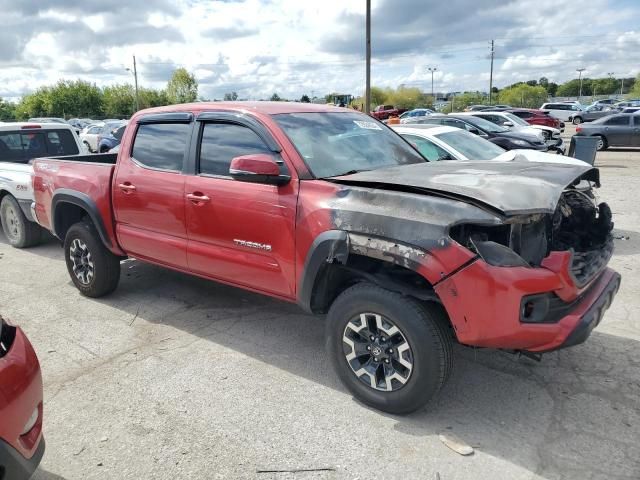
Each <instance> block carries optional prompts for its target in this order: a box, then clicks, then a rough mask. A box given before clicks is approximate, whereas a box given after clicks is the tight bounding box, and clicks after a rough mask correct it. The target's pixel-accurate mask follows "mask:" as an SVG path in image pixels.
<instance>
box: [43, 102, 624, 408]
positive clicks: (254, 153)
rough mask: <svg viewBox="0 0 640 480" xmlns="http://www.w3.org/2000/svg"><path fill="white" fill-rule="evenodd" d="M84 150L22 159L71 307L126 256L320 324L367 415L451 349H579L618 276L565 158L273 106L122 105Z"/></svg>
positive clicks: (421, 395) (593, 208) (444, 360)
mask: <svg viewBox="0 0 640 480" xmlns="http://www.w3.org/2000/svg"><path fill="white" fill-rule="evenodd" d="M426 118H431V117H426ZM471 120H478V121H479V120H481V119H471ZM487 123H488V122H487ZM490 125H491V126H492V128H493V127H496V126H495V125H493V124H490ZM99 158H100V160H101V163H98V162H95V161H87V160H88V159H87V160H83V158H82V157H77V158H75V157H66V158H65V157H61V158H57V159H50V158H47V159H39V160H36V161H35V162H34V170H35V174H34V188H35V191H36V201H35V212H36V215H37V218H38V221H39V222H40V224H41V225H42V226H44V227H45V228H47V229H50V230H51V231H52V232H53V233H54V234H55V235H56V236H57V237H58V238H60V239H61V240H62V241H63V244H64V255H65V262H66V265H67V269H68V271H69V275H70V277H71V280H72V282H73V283H74V285H75V286H76V287H77V289H78V290H79V291H80V292H81V293H82V294H83V295H86V296H89V297H99V296H102V295H106V294H108V293H110V292H112V291H113V290H114V289H115V288H116V287H117V285H118V281H119V278H120V260H121V259H123V258H124V257H127V256H132V257H135V258H137V259H140V260H141V261H148V262H151V263H155V264H158V265H163V266H166V267H169V268H173V269H176V270H179V271H183V272H186V273H190V274H193V275H198V276H201V277H205V278H210V279H212V280H218V281H222V282H225V283H227V284H231V285H235V286H238V287H241V288H244V289H249V290H251V291H255V292H261V293H263V294H266V295H270V296H273V297H276V298H279V299H282V300H287V301H290V302H296V303H298V304H299V305H300V306H301V307H302V308H304V309H305V310H306V311H308V312H312V313H315V314H325V313H326V314H327V316H326V344H327V347H328V352H329V355H328V356H329V358H330V359H331V361H332V363H333V365H334V367H335V368H336V370H337V372H338V375H339V377H340V378H341V379H342V381H343V382H344V384H345V385H346V387H347V388H348V389H349V390H350V391H351V392H352V394H353V395H354V396H355V397H357V398H358V399H360V400H361V401H362V402H364V403H366V404H368V405H371V406H373V407H375V408H378V409H381V410H384V411H387V412H393V413H407V412H410V411H413V410H416V409H417V408H420V407H422V406H424V405H425V404H426V403H427V402H428V401H429V400H430V399H431V398H432V397H433V396H434V395H435V394H436V393H437V392H438V391H439V390H440V388H441V387H442V385H443V384H444V382H445V381H446V378H447V376H448V375H449V373H450V370H451V365H452V361H453V357H452V348H451V347H452V342H453V341H457V342H460V343H462V344H464V345H469V346H476V347H491V348H501V349H504V350H516V351H524V352H525V353H526V354H535V353H536V352H546V351H551V350H556V349H558V348H564V347H569V346H572V345H576V344H578V343H582V342H583V341H585V340H586V339H587V337H588V336H589V334H590V332H591V331H592V330H593V328H594V327H595V326H596V325H597V324H598V323H599V322H600V320H601V319H602V316H603V313H604V310H606V309H607V308H608V307H609V305H610V304H611V301H612V298H613V296H614V295H615V293H616V291H617V289H618V287H619V283H620V276H619V275H618V274H617V273H615V272H614V271H613V270H611V269H609V268H607V263H608V261H609V259H610V257H611V252H612V249H613V237H612V235H611V229H612V222H611V213H610V212H611V211H610V209H609V207H608V206H607V205H606V204H605V203H601V204H596V202H595V200H593V199H594V197H593V196H590V195H593V194H592V193H591V191H590V190H589V191H587V192H586V193H580V194H578V193H577V192H576V191H575V189H574V187H573V186H574V185H575V184H576V183H577V182H579V181H581V180H583V181H585V182H591V183H592V184H593V185H594V186H597V185H598V181H597V180H598V170H597V169H595V168H594V167H592V166H590V165H587V164H586V163H584V162H577V163H576V164H561V165H559V164H554V163H540V162H528V161H526V160H525V159H522V158H519V157H518V156H514V160H513V161H508V162H495V161H487V162H482V161H478V162H474V163H473V164H472V165H473V166H472V167H471V166H470V164H468V163H464V162H434V163H429V162H426V161H425V159H424V158H423V157H422V156H421V155H420V154H419V153H418V152H416V151H415V149H413V148H412V147H411V146H410V145H409V144H408V143H407V142H406V141H404V140H403V139H402V138H401V137H400V136H399V135H397V134H396V133H394V132H393V131H392V130H391V129H390V128H388V127H386V126H384V125H381V124H380V123H379V122H378V121H376V120H374V119H371V118H370V117H368V116H366V115H364V114H362V113H359V112H354V111H351V110H347V109H344V108H335V107H327V106H324V105H315V104H308V103H305V104H299V103H287V102H232V103H224V102H215V103H214V102H201V103H197V104H188V105H174V106H167V107H160V108H155V109H149V110H142V111H139V112H137V113H136V114H135V115H134V117H133V118H132V120H131V121H130V123H129V125H128V126H127V129H126V131H125V134H124V136H123V142H122V144H121V149H120V151H119V152H118V154H117V155H110V154H103V155H100V157H99ZM91 160H94V159H93V158H92V159H91ZM116 167H117V168H116ZM176 173H180V174H176ZM587 199H588V201H587ZM216 219H224V221H217V220H216ZM514 238H516V239H517V241H513V239H514ZM247 259H250V260H249V261H247ZM587 260H588V261H587Z"/></svg>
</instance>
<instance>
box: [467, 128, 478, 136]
mask: <svg viewBox="0 0 640 480" xmlns="http://www.w3.org/2000/svg"><path fill="white" fill-rule="evenodd" d="M469 132H470V133H473V134H474V135H480V130H478V129H477V128H470V129H469Z"/></svg>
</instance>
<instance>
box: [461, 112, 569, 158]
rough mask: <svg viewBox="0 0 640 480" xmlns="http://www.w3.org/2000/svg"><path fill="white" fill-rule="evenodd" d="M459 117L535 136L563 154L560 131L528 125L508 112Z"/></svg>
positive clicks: (467, 113)
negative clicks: (482, 120)
mask: <svg viewBox="0 0 640 480" xmlns="http://www.w3.org/2000/svg"><path fill="white" fill-rule="evenodd" d="M460 115H473V116H475V117H478V118H483V119H485V120H488V121H490V122H492V123H495V124H496V125H501V126H503V127H506V128H508V129H510V130H512V131H514V132H518V133H522V134H525V135H536V136H538V137H540V139H541V140H543V141H544V142H545V143H546V144H547V146H548V147H549V149H551V150H554V151H556V152H559V153H564V152H565V147H564V142H563V141H562V137H561V136H560V130H558V129H557V128H552V127H547V126H543V125H529V124H528V123H527V122H525V121H524V120H523V119H521V118H520V117H517V116H516V115H513V114H512V113H510V112H508V111H493V110H483V111H481V112H465V113H461V114H460Z"/></svg>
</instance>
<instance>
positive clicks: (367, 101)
mask: <svg viewBox="0 0 640 480" xmlns="http://www.w3.org/2000/svg"><path fill="white" fill-rule="evenodd" d="M366 23H367V53H366V57H367V60H366V63H367V68H366V77H367V79H366V85H365V92H364V113H366V114H367V115H369V112H370V111H371V0H367V18H366Z"/></svg>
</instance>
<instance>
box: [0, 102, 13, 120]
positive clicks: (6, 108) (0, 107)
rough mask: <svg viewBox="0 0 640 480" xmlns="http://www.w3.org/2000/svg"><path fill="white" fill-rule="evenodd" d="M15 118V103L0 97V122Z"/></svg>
mask: <svg viewBox="0 0 640 480" xmlns="http://www.w3.org/2000/svg"><path fill="white" fill-rule="evenodd" d="M15 119H16V104H15V103H12V102H7V101H5V100H3V99H2V98H0V122H7V121H12V120H15Z"/></svg>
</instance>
